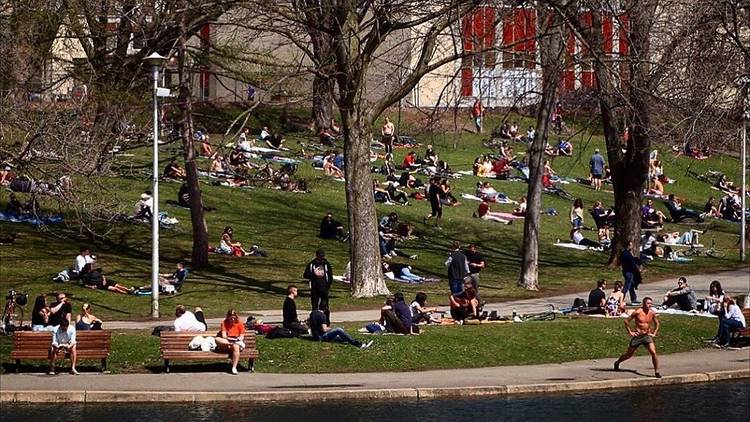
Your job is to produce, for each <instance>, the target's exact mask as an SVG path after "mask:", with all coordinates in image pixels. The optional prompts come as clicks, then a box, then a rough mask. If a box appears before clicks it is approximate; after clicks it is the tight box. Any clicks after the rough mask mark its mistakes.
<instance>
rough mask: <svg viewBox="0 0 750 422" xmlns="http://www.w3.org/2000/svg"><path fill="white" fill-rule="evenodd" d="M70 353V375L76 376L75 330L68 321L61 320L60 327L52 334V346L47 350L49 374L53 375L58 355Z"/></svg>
mask: <svg viewBox="0 0 750 422" xmlns="http://www.w3.org/2000/svg"><path fill="white" fill-rule="evenodd" d="M67 353H70V373H71V374H72V375H78V371H77V370H76V360H77V358H78V353H77V351H76V330H75V328H73V327H72V326H71V325H70V321H68V320H67V319H63V320H62V321H60V325H59V326H57V328H55V330H54V331H53V332H52V346H50V349H49V374H50V375H55V362H56V361H57V359H58V357H59V355H61V354H62V355H63V356H65V354H67Z"/></svg>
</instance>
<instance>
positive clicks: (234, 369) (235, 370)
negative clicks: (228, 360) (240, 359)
mask: <svg viewBox="0 0 750 422" xmlns="http://www.w3.org/2000/svg"><path fill="white" fill-rule="evenodd" d="M231 372H232V375H238V374H239V372H237V368H232V371H231Z"/></svg>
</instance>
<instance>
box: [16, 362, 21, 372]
mask: <svg viewBox="0 0 750 422" xmlns="http://www.w3.org/2000/svg"><path fill="white" fill-rule="evenodd" d="M20 369H21V359H16V374H17V373H18V371H19V370H20Z"/></svg>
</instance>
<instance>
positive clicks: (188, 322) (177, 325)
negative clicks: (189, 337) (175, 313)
mask: <svg viewBox="0 0 750 422" xmlns="http://www.w3.org/2000/svg"><path fill="white" fill-rule="evenodd" d="M174 330H175V331H187V332H198V331H206V326H205V325H203V323H202V322H200V321H198V320H197V319H196V318H195V315H194V314H193V313H192V312H190V311H185V313H184V314H182V316H180V317H179V318H177V319H175V320H174Z"/></svg>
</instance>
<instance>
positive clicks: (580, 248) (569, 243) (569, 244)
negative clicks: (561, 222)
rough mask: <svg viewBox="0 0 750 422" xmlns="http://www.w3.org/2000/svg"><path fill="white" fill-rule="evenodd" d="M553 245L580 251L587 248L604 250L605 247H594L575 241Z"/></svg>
mask: <svg viewBox="0 0 750 422" xmlns="http://www.w3.org/2000/svg"><path fill="white" fill-rule="evenodd" d="M553 245H555V246H557V247H560V248H568V249H577V250H579V251H585V250H592V251H597V252H603V251H604V248H592V247H589V246H583V245H576V244H575V243H571V242H558V243H553Z"/></svg>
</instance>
